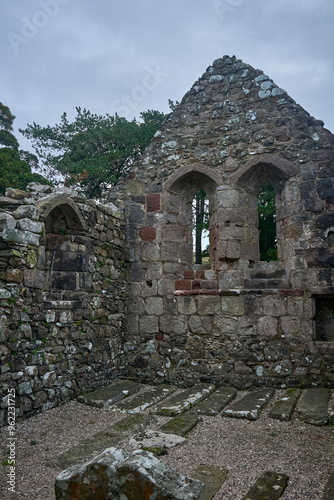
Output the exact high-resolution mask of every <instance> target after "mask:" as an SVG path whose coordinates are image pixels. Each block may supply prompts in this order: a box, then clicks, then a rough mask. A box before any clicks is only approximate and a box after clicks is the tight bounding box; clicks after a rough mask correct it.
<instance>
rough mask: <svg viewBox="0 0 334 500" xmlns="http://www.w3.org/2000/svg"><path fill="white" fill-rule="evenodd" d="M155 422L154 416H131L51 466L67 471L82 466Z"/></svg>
mask: <svg viewBox="0 0 334 500" xmlns="http://www.w3.org/2000/svg"><path fill="white" fill-rule="evenodd" d="M155 421H156V418H155V417H154V416H152V415H129V416H127V417H125V418H123V419H122V420H119V421H118V422H116V423H115V424H113V425H111V426H110V427H107V428H106V429H104V430H103V431H101V432H98V433H97V434H94V435H93V436H91V437H89V438H87V439H85V440H84V441H83V442H82V443H80V444H78V445H77V446H74V447H73V448H70V449H69V450H67V451H65V452H64V453H62V454H61V455H59V456H58V457H56V458H55V459H54V460H52V461H50V462H49V465H51V466H54V467H61V468H62V469H67V468H68V467H72V465H76V464H81V463H82V462H85V461H86V460H90V459H92V458H93V457H95V456H96V455H98V454H99V453H101V452H102V451H103V450H105V449H106V448H110V447H112V446H117V445H118V443H119V442H120V441H122V440H123V439H126V438H127V437H131V436H134V435H135V434H139V433H140V432H142V431H143V430H144V429H145V428H146V427H148V426H149V425H150V424H152V423H153V422H155Z"/></svg>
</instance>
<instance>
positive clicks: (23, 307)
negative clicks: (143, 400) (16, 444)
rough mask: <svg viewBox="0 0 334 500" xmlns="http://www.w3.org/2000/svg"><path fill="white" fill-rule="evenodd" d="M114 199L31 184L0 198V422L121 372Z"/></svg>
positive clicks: (122, 254)
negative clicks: (11, 400) (12, 396)
mask: <svg viewBox="0 0 334 500" xmlns="http://www.w3.org/2000/svg"><path fill="white" fill-rule="evenodd" d="M124 227H125V225H124V220H123V216H122V214H121V213H120V212H119V211H118V210H117V209H116V207H115V206H114V205H112V204H100V203H97V202H95V201H91V200H89V201H88V200H86V199H85V198H83V197H80V196H79V195H78V194H76V193H74V192H70V191H69V190H66V189H64V190H62V191H59V192H57V191H54V190H52V189H51V188H50V187H47V186H40V185H37V184H30V185H29V186H28V191H27V192H22V191H19V190H12V189H8V190H7V192H6V197H3V198H0V318H1V323H0V354H1V375H0V379H1V384H0V387H1V399H0V400H1V411H0V417H1V418H0V423H1V424H3V423H5V422H6V408H7V406H8V404H7V395H8V388H14V389H15V391H16V406H17V408H16V410H17V417H18V418H22V417H25V416H30V415H32V414H34V413H36V412H39V411H44V410H47V409H49V408H52V407H54V406H56V405H58V404H61V403H63V402H65V401H68V400H70V399H71V398H73V397H74V396H76V395H78V394H79V393H80V392H82V391H88V390H90V389H92V388H94V387H97V386H100V385H105V384H107V383H108V382H109V381H110V380H111V379H112V378H114V377H116V376H117V375H119V374H120V373H121V372H122V367H123V368H124V360H123V359H122V343H123V340H122V337H123V318H124V313H125V282H126V280H125V276H126V267H127V249H126V247H125V238H124Z"/></svg>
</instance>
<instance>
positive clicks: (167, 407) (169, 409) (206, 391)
mask: <svg viewBox="0 0 334 500" xmlns="http://www.w3.org/2000/svg"><path fill="white" fill-rule="evenodd" d="M215 389H216V387H215V386H214V385H212V384H211V385H210V384H198V385H196V386H194V387H190V388H189V389H185V390H184V391H182V392H181V393H179V394H176V395H174V396H171V397H170V398H168V400H166V401H163V402H162V403H160V404H158V405H157V406H156V407H155V408H153V409H152V410H151V411H152V412H153V413H157V414H158V415H166V416H171V417H172V416H175V415H178V414H179V413H183V412H185V411H187V410H189V409H190V408H191V407H192V406H194V405H195V404H196V403H199V402H200V401H202V399H205V398H207V397H208V396H210V394H211V393H212V392H213V391H214V390H215Z"/></svg>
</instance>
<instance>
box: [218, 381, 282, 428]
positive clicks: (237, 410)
mask: <svg viewBox="0 0 334 500" xmlns="http://www.w3.org/2000/svg"><path fill="white" fill-rule="evenodd" d="M274 393H275V390H274V389H255V390H254V391H251V392H249V393H247V394H246V395H245V396H243V397H242V398H241V399H239V401H235V402H234V403H232V404H231V405H230V406H229V407H228V408H226V409H225V410H223V412H222V415H223V416H224V417H235V418H248V420H256V419H257V418H258V417H259V415H260V412H261V410H262V408H264V406H265V405H266V404H267V403H268V401H269V400H270V399H271V398H272V397H273V395H274Z"/></svg>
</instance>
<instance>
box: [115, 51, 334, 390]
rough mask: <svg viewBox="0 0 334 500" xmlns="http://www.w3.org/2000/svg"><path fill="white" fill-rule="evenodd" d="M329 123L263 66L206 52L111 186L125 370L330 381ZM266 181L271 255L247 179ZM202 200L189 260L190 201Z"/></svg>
mask: <svg viewBox="0 0 334 500" xmlns="http://www.w3.org/2000/svg"><path fill="white" fill-rule="evenodd" d="M333 145H334V136H333V135H332V134H331V133H330V132H329V131H328V130H326V129H324V127H323V123H322V122H321V121H319V120H316V119H314V118H313V117H311V116H310V115H309V113H307V112H306V111H305V110H304V109H303V108H302V107H301V106H299V105H298V104H296V102H295V101H294V100H293V99H292V98H291V97H289V96H288V95H287V93H286V91H285V90H283V89H281V88H279V87H278V86H277V85H276V84H275V83H274V82H273V81H272V80H271V79H270V78H269V77H268V76H267V75H264V74H263V72H261V71H259V70H255V69H254V68H252V67H251V66H249V65H247V64H244V63H243V62H242V61H240V60H237V59H236V58H234V57H233V58H230V57H224V58H223V59H218V60H216V61H214V63H213V65H212V66H210V67H209V68H208V69H207V71H206V72H205V73H204V74H203V76H202V77H201V78H200V79H199V80H198V81H197V82H196V83H195V84H194V86H193V87H192V88H191V90H190V91H189V92H188V93H187V94H186V95H185V97H184V98H183V100H182V102H181V104H180V105H179V106H178V107H177V109H176V110H175V111H174V112H173V113H172V114H171V115H169V116H168V117H167V119H166V121H165V123H164V125H163V127H162V128H161V130H160V131H159V132H158V133H157V134H156V136H155V138H154V139H153V141H152V143H151V144H150V146H149V147H148V148H147V150H146V152H145V153H144V155H143V156H142V158H141V159H140V161H138V162H137V163H136V164H133V165H131V166H130V167H129V168H128V170H127V172H126V176H124V179H123V181H122V182H120V183H119V185H118V192H117V193H116V192H113V193H111V196H112V197H113V199H115V200H117V202H118V203H120V204H122V205H124V206H125V210H126V214H127V221H128V228H127V237H128V240H129V246H130V262H131V266H130V275H129V282H128V309H127V318H126V329H127V342H126V343H125V349H126V352H127V361H128V366H129V368H128V374H129V376H134V377H137V378H138V377H139V378H141V379H143V380H153V381H154V382H164V381H169V382H173V383H177V384H180V385H186V384H192V383H194V382H195V381H198V380H210V381H215V382H216V383H228V384H232V385H234V386H238V387H248V386H250V385H266V384H268V385H274V386H284V385H296V386H307V385H325V386H326V385H332V384H333V381H334V370H333V367H334V342H333V334H332V327H333V324H334V314H333V312H334V295H333V290H334V283H333V264H334V243H333V241H334V181H333V178H334V176H333V172H334V168H333V162H334V149H333ZM265 182H269V183H270V184H271V185H272V186H273V188H274V190H275V193H276V223H277V224H276V225H277V235H278V244H277V246H278V261H277V262H270V263H267V262H261V261H259V234H258V213H257V193H258V192H259V190H260V189H261V186H263V184H264V183H265ZM199 189H204V190H205V192H206V194H207V196H208V198H209V203H210V213H211V216H210V264H209V265H208V266H204V267H199V266H195V265H194V264H193V242H192V213H191V203H192V200H193V199H194V196H195V195H196V193H197V191H198V190H199Z"/></svg>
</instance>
